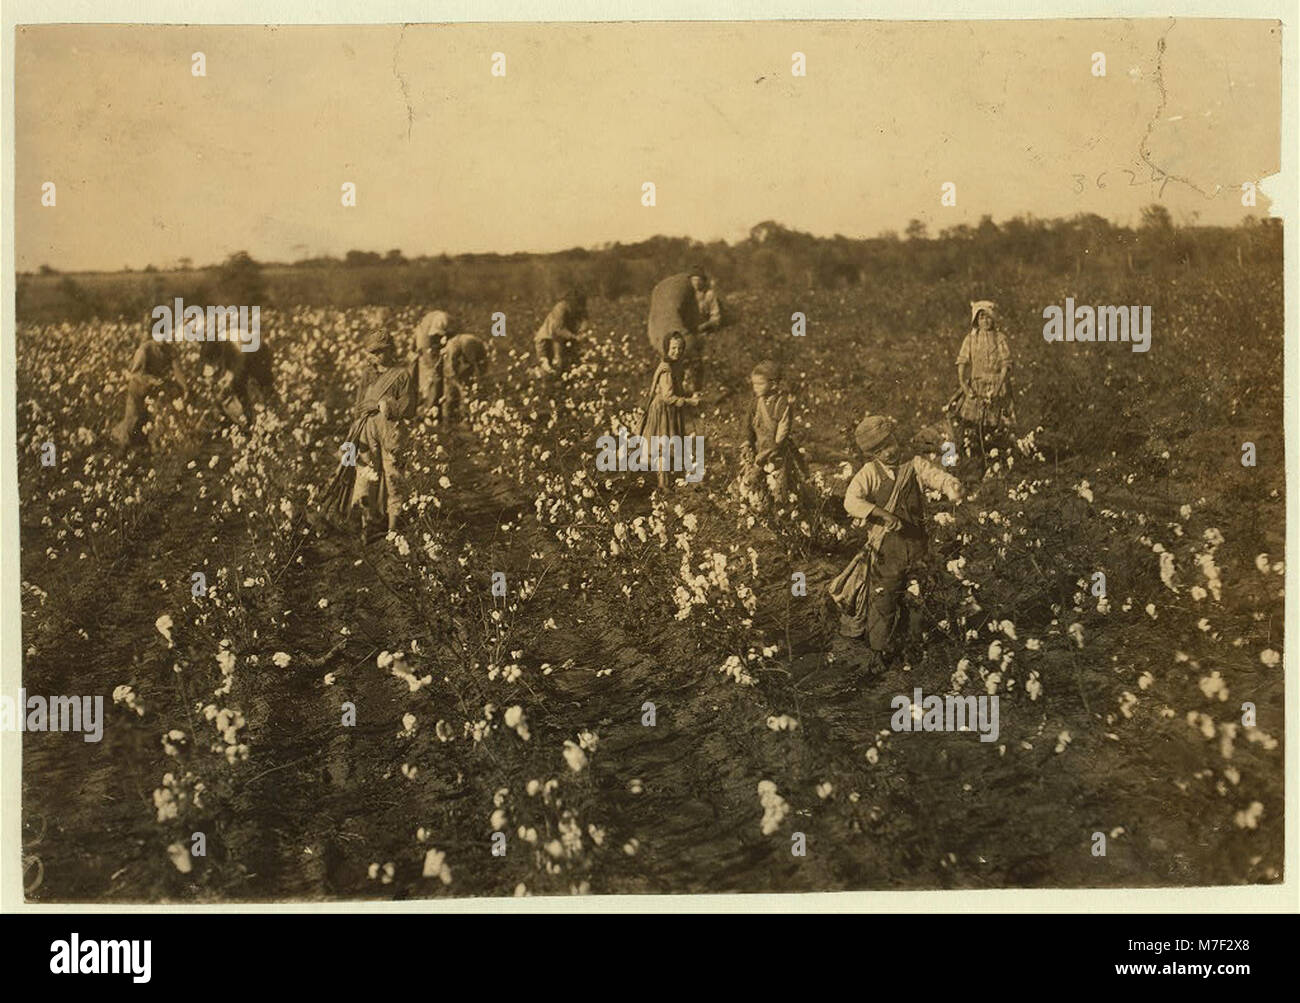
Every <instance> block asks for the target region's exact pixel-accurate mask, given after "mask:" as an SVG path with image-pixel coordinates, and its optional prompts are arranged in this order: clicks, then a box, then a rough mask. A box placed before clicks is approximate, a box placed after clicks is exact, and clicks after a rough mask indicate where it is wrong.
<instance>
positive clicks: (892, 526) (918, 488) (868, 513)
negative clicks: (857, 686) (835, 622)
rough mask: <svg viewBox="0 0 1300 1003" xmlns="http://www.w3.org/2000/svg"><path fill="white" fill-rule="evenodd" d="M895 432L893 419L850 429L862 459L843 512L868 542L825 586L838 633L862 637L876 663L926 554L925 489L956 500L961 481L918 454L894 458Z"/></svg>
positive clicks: (874, 419) (878, 418)
mask: <svg viewBox="0 0 1300 1003" xmlns="http://www.w3.org/2000/svg"><path fill="white" fill-rule="evenodd" d="M894 429H895V424H894V420H893V419H892V418H888V417H885V416H884V415H867V416H866V417H865V418H863V419H862V421H861V422H860V423H859V424H858V427H857V429H856V430H855V431H854V438H855V439H856V441H857V444H858V448H860V449H861V450H862V452H863V453H864V454H865V455H866V457H867V462H866V463H864V464H863V465H862V469H861V470H859V471H858V472H857V474H856V475H855V476H854V478H853V480H852V481H850V482H849V486H848V490H847V491H845V493H844V509H845V511H846V512H848V513H849V515H851V516H853V517H854V518H857V519H865V520H866V524H867V527H868V529H867V539H866V543H865V544H864V545H863V547H862V549H861V550H860V551H859V552H858V553H857V554H856V555H855V556H854V558H853V560H852V561H850V562H849V565H848V567H846V568H845V569H844V570H843V571H842V572H840V574H839V576H838V577H837V578H836V579H835V580H834V581H833V582H831V584H830V587H829V590H828V591H829V592H830V596H831V599H832V600H833V601H834V603H835V605H836V607H837V608H838V609H839V612H840V634H841V635H842V636H843V637H849V638H862V637H864V636H865V638H866V640H867V642H868V644H869V645H870V646H871V650H872V652H874V653H875V656H876V657H875V661H876V663H877V665H879V663H880V655H882V654H883V653H885V652H886V651H888V649H889V647H890V641H891V639H892V637H893V634H894V628H895V624H896V620H897V619H898V612H899V597H900V596H901V595H902V592H903V589H904V587H905V583H906V581H907V578H908V575H909V573H910V572H911V571H912V569H914V568H915V567H916V566H917V565H918V564H920V563H921V561H922V560H923V559H924V558H925V555H926V551H927V546H926V539H927V538H926V530H925V494H924V492H925V490H926V489H929V490H932V491H940V492H942V493H943V494H944V495H945V496H946V497H947V498H948V499H949V500H950V501H958V500H960V498H961V497H962V485H961V482H960V481H959V480H957V478H955V477H953V476H951V475H950V474H946V473H944V471H943V470H941V469H940V468H939V467H937V466H935V465H934V464H933V463H931V462H930V461H929V460H927V459H925V458H924V457H921V456H914V457H912V458H911V459H910V460H907V461H905V462H902V463H900V462H899V458H900V455H901V448H900V446H899V443H898V439H897V437H896V436H895V434H894Z"/></svg>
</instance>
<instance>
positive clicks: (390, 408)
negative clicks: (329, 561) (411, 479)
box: [322, 331, 415, 538]
mask: <svg viewBox="0 0 1300 1003" xmlns="http://www.w3.org/2000/svg"><path fill="white" fill-rule="evenodd" d="M365 353H366V359H365V363H364V367H363V372H362V376H361V382H360V385H359V386H358V387H357V397H356V403H355V404H353V407H352V425H351V426H350V427H349V428H348V433H347V438H346V440H345V441H344V455H343V460H342V462H341V463H340V465H339V469H338V473H337V474H336V475H335V478H334V481H333V483H331V484H330V486H329V488H327V489H326V491H325V494H324V496H323V499H322V504H323V506H324V507H325V510H326V511H327V512H331V513H333V514H335V515H338V516H342V517H344V518H346V517H347V516H348V515H350V514H351V513H352V512H353V511H354V510H355V509H357V508H359V509H361V526H362V535H363V538H368V534H369V531H370V528H371V526H372V525H373V524H374V523H375V522H377V521H378V520H379V519H380V517H381V516H380V513H386V514H387V516H388V530H389V532H392V531H393V530H395V529H396V528H397V517H398V513H399V512H401V510H402V503H403V501H404V500H405V492H404V482H403V477H402V468H401V462H400V460H399V459H398V456H399V452H400V449H401V437H400V429H399V426H398V424H397V421H398V420H399V419H401V418H404V417H406V416H407V415H409V414H410V413H412V411H413V410H414V409H415V400H414V396H415V395H414V392H413V390H414V384H413V381H412V379H411V367H410V366H407V365H401V364H399V363H398V362H397V354H396V351H395V349H394V346H393V337H392V335H391V334H388V333H387V332H386V331H376V332H375V333H373V334H372V335H370V336H369V337H368V338H367V339H366V341H365ZM349 446H351V449H349V448H348V447H349ZM349 460H352V461H353V462H351V463H349Z"/></svg>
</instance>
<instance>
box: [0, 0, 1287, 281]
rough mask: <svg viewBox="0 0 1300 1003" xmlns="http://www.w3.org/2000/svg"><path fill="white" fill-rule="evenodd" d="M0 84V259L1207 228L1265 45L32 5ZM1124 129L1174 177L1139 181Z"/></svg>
mask: <svg viewBox="0 0 1300 1003" xmlns="http://www.w3.org/2000/svg"><path fill="white" fill-rule="evenodd" d="M1162 36H1164V37H1165V39H1166V49H1165V54H1164V57H1163V60H1162V61H1161V65H1160V71H1159V73H1157V45H1158V41H1159V39H1160V38H1161V37H1162ZM195 51H202V52H203V53H204V54H205V56H206V66H207V76H206V77H194V76H192V75H191V72H190V67H191V53H193V52H195ZM795 51H799V52H803V53H804V54H805V56H806V61H807V76H806V77H795V76H793V75H792V73H791V65H792V64H791V54H792V53H793V52H795ZM1098 51H1100V52H1104V53H1105V55H1106V71H1107V72H1106V76H1105V77H1102V78H1098V77H1095V76H1093V74H1092V72H1091V69H1092V54H1093V53H1094V52H1098ZM494 52H503V53H505V56H506V76H505V77H504V78H498V77H493V76H492V75H491V73H490V68H491V59H492V54H493V53H494ZM1161 81H1163V92H1162V87H1161V86H1160V84H1161ZM15 96H16V118H17V122H16V125H17V129H16V137H15V138H16V147H15V151H16V152H15V161H16V163H15V184H16V193H17V194H16V205H15V239H16V243H17V267H18V268H19V270H23V271H26V270H34V269H36V268H37V267H39V266H40V265H41V264H50V265H52V266H54V267H55V268H58V269H60V270H65V271H72V270H89V269H118V268H121V267H123V266H126V265H129V266H131V267H133V268H141V267H143V266H144V265H146V264H154V265H157V266H159V267H169V266H171V265H173V264H174V263H175V262H176V261H177V260H178V259H180V258H182V257H188V258H191V259H193V261H194V262H195V263H196V264H206V263H210V262H214V261H219V260H221V259H222V258H224V257H225V256H226V255H227V254H229V253H230V252H232V251H235V250H247V251H249V252H250V253H251V254H252V255H253V256H254V257H255V258H258V259H261V260H273V261H290V260H294V259H297V258H302V257H308V256H316V255H321V254H333V255H336V256H341V255H342V254H344V253H345V252H346V251H348V250H349V249H353V248H356V249H361V250H370V251H379V252H381V253H382V252H386V251H387V250H389V249H390V248H401V249H402V251H403V252H404V253H406V254H407V255H408V256H415V255H419V254H437V253H442V252H447V253H451V254H455V253H460V252H467V251H498V252H501V253H509V252H512V251H553V250H561V249H564V248H568V247H573V246H587V247H593V246H598V245H600V244H603V243H605V242H607V241H622V242H625V243H626V242H630V241H636V240H642V239H644V238H646V237H650V236H653V235H655V234H668V235H673V236H690V237H693V238H696V239H699V240H715V239H719V238H721V239H726V240H728V241H735V240H739V239H742V238H743V237H744V236H745V235H746V234H747V232H748V230H749V227H750V226H752V225H753V224H754V223H757V222H759V221H761V220H767V219H774V220H776V221H778V222H780V223H783V224H785V225H787V226H790V227H793V228H795V229H799V230H806V231H809V232H812V233H815V234H818V235H831V234H835V233H842V234H844V235H846V236H850V237H863V236H875V235H876V234H877V233H879V232H880V231H882V230H886V229H893V230H898V231H901V230H902V229H903V228H904V226H906V224H907V221H908V220H909V219H911V218H913V217H916V218H919V219H921V220H924V221H925V222H926V223H927V224H928V225H929V227H930V230H931V232H932V233H935V232H937V231H938V230H939V229H941V228H942V227H945V226H951V225H954V224H957V223H968V224H971V225H974V224H975V223H977V222H978V221H979V219H980V217H981V216H983V215H984V214H989V215H992V216H993V218H994V219H995V220H997V221H999V222H1001V221H1003V220H1004V219H1007V218H1009V217H1011V216H1014V215H1018V214H1025V213H1028V214H1032V215H1035V216H1039V217H1056V216H1070V215H1073V214H1075V213H1077V212H1094V213H1097V214H1099V215H1102V216H1106V217H1108V218H1110V219H1112V220H1115V221H1117V222H1121V223H1135V222H1136V221H1137V219H1138V212H1139V209H1140V208H1141V207H1142V206H1143V205H1146V204H1148V203H1150V202H1153V201H1157V200H1159V201H1163V203H1164V204H1165V205H1166V206H1167V207H1168V208H1169V209H1170V211H1171V213H1172V214H1173V216H1174V218H1175V219H1176V220H1180V221H1186V220H1189V219H1190V218H1191V214H1192V213H1198V214H1199V219H1200V221H1201V222H1205V223H1226V224H1235V223H1237V222H1239V221H1240V220H1241V218H1242V216H1243V215H1244V214H1246V213H1252V214H1255V215H1267V207H1266V200H1264V199H1263V198H1261V199H1260V202H1259V206H1258V207H1257V208H1256V209H1253V210H1251V209H1245V208H1243V207H1242V205H1241V201H1240V189H1241V184H1242V183H1243V182H1246V181H1253V182H1258V181H1259V180H1260V179H1262V178H1264V177H1267V176H1268V175H1271V174H1274V173H1276V172H1277V171H1278V170H1279V158H1280V149H1279V144H1280V138H1279V137H1280V126H1281V120H1280V110H1281V49H1280V30H1279V29H1278V28H1277V27H1276V25H1275V24H1274V23H1273V22H1267V21H1250V22H1247V21H1225V20H1219V21H1206V20H1203V21H1196V20H1187V19H1180V20H1177V21H1176V22H1175V21H1169V20H1161V21H1132V20H1130V21H1118V20H1116V21H1103V20H1080V21H1039V22H1009V21H1008V22H989V21H985V22H886V21H877V22H866V21H859V22H776V23H757V22H730V23H702V22H695V23H691V22H675V23H591V24H569V25H562V24H531V25H530V24H514V25H512V24H468V25H445V26H444V25H435V26H419V25H417V26H410V27H407V28H405V29H402V28H400V27H355V26H349V27H294V26H288V27H281V28H260V27H257V28H246V27H230V28H222V27H207V26H195V27H130V26H83V25H72V26H41V27H31V28H19V29H18V30H17V40H16V65H15ZM1144 148H1145V150H1146V152H1147V156H1148V158H1149V160H1150V162H1151V163H1153V164H1154V165H1155V167H1156V168H1157V169H1158V170H1160V171H1163V172H1165V173H1166V174H1168V175H1173V176H1175V177H1176V178H1178V179H1180V180H1173V181H1169V182H1168V183H1167V184H1166V185H1165V186H1164V192H1163V198H1161V197H1160V194H1159V193H1160V183H1159V182H1157V183H1154V184H1153V183H1151V175H1152V167H1151V166H1150V164H1148V163H1147V162H1145V161H1144V159H1143V155H1142V151H1143V149H1144ZM1126 169H1127V170H1128V171H1130V172H1133V173H1132V174H1131V175H1130V174H1129V173H1125V170H1126ZM45 181H53V182H55V184H56V186H57V205H56V206H55V207H53V208H46V207H42V206H41V204H40V196H41V185H42V183H43V182H45ZM345 181H351V182H355V183H356V185H357V192H358V195H357V206H356V207H355V208H345V207H343V206H342V205H341V204H340V186H341V185H342V183H343V182H345ZM644 181H653V182H654V183H655V184H656V186H657V203H658V204H657V205H656V206H655V207H654V208H646V207H643V206H642V205H641V185H642V182H644ZM947 181H951V182H953V183H954V184H955V185H956V187H957V205H956V206H955V207H944V206H941V205H940V187H941V185H942V184H943V183H944V182H947ZM1081 188H1082V191H1080V189H1081ZM1216 188H1217V189H1218V194H1217V195H1215V192H1216Z"/></svg>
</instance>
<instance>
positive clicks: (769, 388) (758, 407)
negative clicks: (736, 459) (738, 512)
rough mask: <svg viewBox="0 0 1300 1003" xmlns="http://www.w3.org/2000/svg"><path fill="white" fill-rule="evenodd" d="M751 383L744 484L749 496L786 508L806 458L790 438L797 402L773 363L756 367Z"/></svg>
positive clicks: (746, 427)
mask: <svg viewBox="0 0 1300 1003" xmlns="http://www.w3.org/2000/svg"><path fill="white" fill-rule="evenodd" d="M749 382H750V385H751V386H752V387H753V389H754V399H753V401H752V402H751V403H750V405H749V412H748V414H747V415H746V417H745V446H744V448H743V449H742V450H741V457H740V462H741V484H742V486H743V487H744V488H745V490H746V491H748V492H750V493H753V494H758V493H760V492H763V497H764V498H766V499H767V500H768V501H770V502H771V503H773V504H775V505H784V504H786V502H787V501H788V500H789V494H790V489H791V487H792V486H793V485H794V484H797V482H798V479H799V476H800V475H801V474H802V473H803V458H802V457H801V456H800V455H799V450H798V449H797V448H796V447H795V444H794V441H793V440H792V439H791V438H790V423H791V419H792V415H793V412H794V398H793V397H792V396H790V395H789V394H786V393H785V392H784V389H783V387H782V380H781V368H780V367H779V366H778V365H777V364H776V363H775V362H772V361H771V360H767V359H765V360H764V361H762V362H760V363H759V364H758V365H757V366H755V367H754V370H753V372H752V373H750V376H749ZM765 474H766V476H764V475H765Z"/></svg>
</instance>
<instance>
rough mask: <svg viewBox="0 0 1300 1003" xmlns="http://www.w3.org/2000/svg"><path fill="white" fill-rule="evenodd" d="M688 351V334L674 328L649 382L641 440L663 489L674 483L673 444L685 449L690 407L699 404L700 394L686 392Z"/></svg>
mask: <svg viewBox="0 0 1300 1003" xmlns="http://www.w3.org/2000/svg"><path fill="white" fill-rule="evenodd" d="M685 354H686V337H685V335H683V333H682V332H681V331H673V332H672V333H671V334H669V335H668V337H667V338H666V339H665V341H664V355H663V358H662V359H661V360H660V362H659V365H658V366H657V367H656V368H655V372H654V376H653V378H652V379H651V381H650V393H649V397H648V400H647V402H646V408H645V417H644V418H642V419H641V429H640V435H641V441H642V444H643V448H647V449H648V450H649V457H650V464H651V469H652V470H654V471H655V472H656V473H657V474H658V487H659V490H661V491H667V490H669V488H670V487H671V485H672V477H671V468H672V463H671V457H672V449H671V448H670V447H671V446H672V444H674V443H675V444H676V447H677V449H679V450H683V451H684V450H685V448H686V437H687V436H688V435H691V434H692V431H693V429H694V424H695V423H694V421H693V420H692V416H691V409H692V408H694V407H697V406H698V405H699V403H700V395H699V394H698V393H696V394H691V395H690V396H687V394H686V384H685V379H686V365H687V360H686V358H685ZM656 437H658V438H656ZM672 437H675V438H672ZM678 455H679V456H681V455H682V454H681V453H679V454H678ZM683 462H684V457H683Z"/></svg>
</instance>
